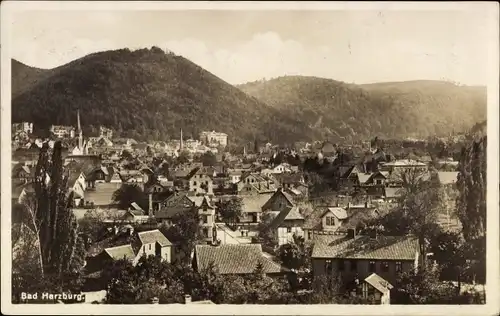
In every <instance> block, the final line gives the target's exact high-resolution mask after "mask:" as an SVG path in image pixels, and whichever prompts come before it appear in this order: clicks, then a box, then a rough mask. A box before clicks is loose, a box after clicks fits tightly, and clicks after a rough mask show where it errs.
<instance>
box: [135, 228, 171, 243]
mask: <svg viewBox="0 0 500 316" xmlns="http://www.w3.org/2000/svg"><path fill="white" fill-rule="evenodd" d="M137 235H138V236H139V240H140V241H141V243H142V244H152V243H158V244H160V246H162V247H165V246H172V243H171V242H170V240H168V239H167V237H165V235H163V234H162V233H161V232H160V231H159V230H158V229H155V230H148V231H145V232H140V233H137Z"/></svg>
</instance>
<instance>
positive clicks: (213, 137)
mask: <svg viewBox="0 0 500 316" xmlns="http://www.w3.org/2000/svg"><path fill="white" fill-rule="evenodd" d="M200 141H201V142H202V143H204V144H207V145H214V144H218V145H220V146H223V147H226V146H227V134H226V133H219V132H216V131H211V132H201V133H200Z"/></svg>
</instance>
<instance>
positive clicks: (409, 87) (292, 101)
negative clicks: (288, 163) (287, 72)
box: [238, 76, 486, 139]
mask: <svg viewBox="0 0 500 316" xmlns="http://www.w3.org/2000/svg"><path fill="white" fill-rule="evenodd" d="M238 87H239V88H240V89H241V90H243V91H245V92H246V93H248V94H250V95H252V96H254V97H256V98H257V99H259V100H261V101H262V102H265V103H267V104H268V105H270V106H272V107H274V108H277V109H281V110H282V111H284V113H288V114H289V115H293V116H296V117H301V118H302V119H303V120H304V121H305V122H307V124H308V125H309V126H311V127H312V128H314V129H315V130H316V131H318V132H321V133H322V134H323V135H324V137H325V138H331V139H345V138H347V139H348V138H351V137H352V138H355V139H359V138H366V137H370V136H373V135H380V136H382V137H387V138H403V137H427V136H448V135H450V134H452V133H453V134H454V133H460V132H464V131H466V130H468V129H470V128H471V127H472V126H473V125H474V124H476V123H477V122H479V121H483V120H485V119H486V88H485V87H466V86H457V85H454V84H452V83H447V82H441V81H408V82H394V83H380V84H370V85H354V84H347V83H343V82H340V81H335V80H330V79H323V78H317V77H303V76H285V77H280V78H276V79H271V80H269V81H257V82H252V83H247V84H244V85H240V86H238Z"/></svg>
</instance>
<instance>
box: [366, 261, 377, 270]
mask: <svg viewBox="0 0 500 316" xmlns="http://www.w3.org/2000/svg"><path fill="white" fill-rule="evenodd" d="M368 269H369V271H370V272H376V270H377V269H376V263H375V261H370V263H369V264H368Z"/></svg>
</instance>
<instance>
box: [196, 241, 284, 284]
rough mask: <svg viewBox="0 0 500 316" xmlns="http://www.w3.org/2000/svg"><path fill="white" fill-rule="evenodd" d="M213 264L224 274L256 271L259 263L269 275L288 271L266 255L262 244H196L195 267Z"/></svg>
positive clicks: (199, 269)
mask: <svg viewBox="0 0 500 316" xmlns="http://www.w3.org/2000/svg"><path fill="white" fill-rule="evenodd" d="M211 264H213V265H214V266H215V268H216V269H217V270H218V271H219V273H220V274H223V275H227V274H233V275H248V274H251V273H254V271H255V269H256V268H257V266H258V265H259V264H260V265H262V268H263V270H264V273H266V274H267V275H269V276H280V275H284V274H285V273H286V272H288V270H287V269H286V268H284V267H282V266H281V265H280V264H278V263H276V262H274V261H272V260H271V259H269V258H268V257H266V256H265V255H264V253H263V252H262V246H261V245H260V244H225V245H218V246H214V245H196V247H195V254H194V260H193V268H194V269H195V270H197V271H203V270H204V269H207V268H208V267H209V266H210V265H211Z"/></svg>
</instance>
